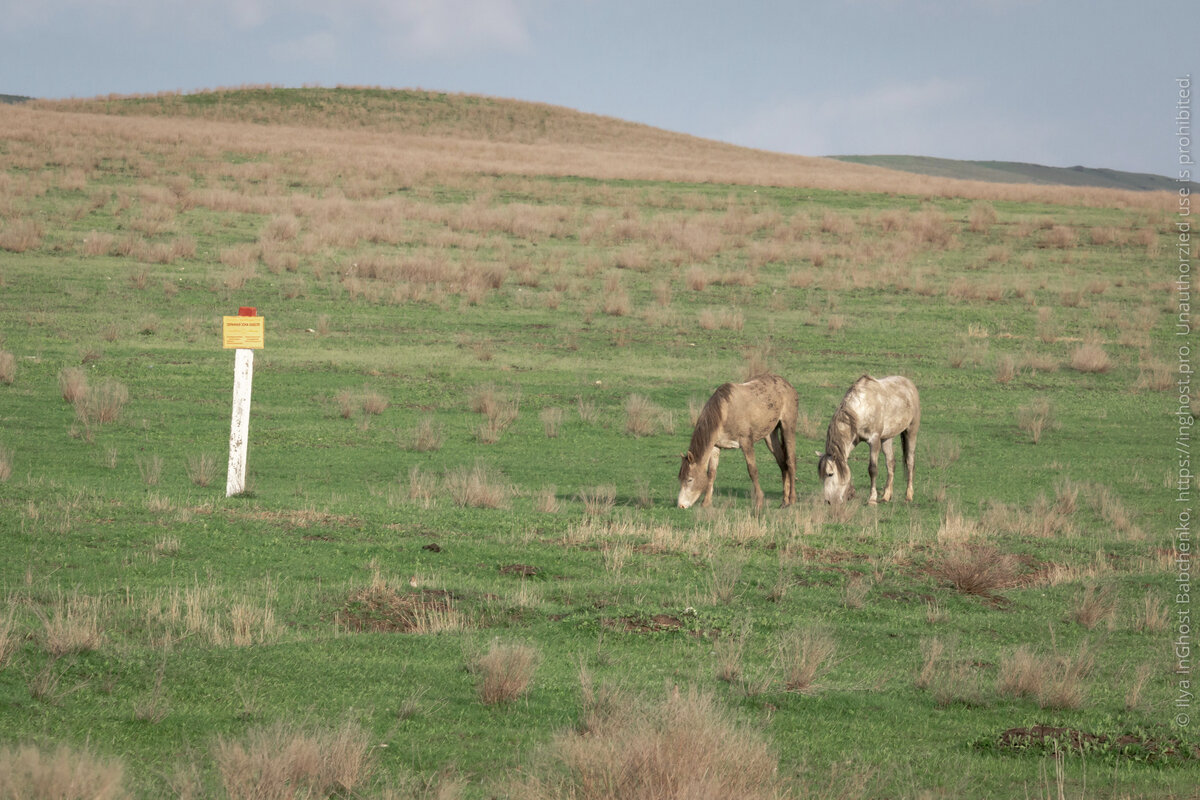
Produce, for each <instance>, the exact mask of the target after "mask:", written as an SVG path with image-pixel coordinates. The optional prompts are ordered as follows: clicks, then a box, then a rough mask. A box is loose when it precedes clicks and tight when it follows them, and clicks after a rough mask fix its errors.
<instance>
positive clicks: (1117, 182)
mask: <svg viewBox="0 0 1200 800" xmlns="http://www.w3.org/2000/svg"><path fill="white" fill-rule="evenodd" d="M832 158H836V159H837V160H839V161H847V162H850V163H853V164H868V165H871V166H875V167H886V168H888V169H896V170H900V171H902V172H912V173H915V174H917V175H930V176H933V177H936V178H957V179H960V180H969V181H988V182H991V183H1034V184H1039V185H1042V186H1092V187H1097V188H1101V189H1126V190H1133V191H1138V192H1162V191H1166V192H1174V191H1177V190H1178V189H1179V188H1180V183H1179V182H1178V181H1175V180H1172V179H1171V178H1167V177H1164V176H1162V175H1150V174H1147V173H1144V172H1121V171H1120V170H1115V169H1100V168H1096V167H1046V166H1043V165H1041V164H1025V163H1021V162H1018V161H958V160H955V159H951V158H932V157H929V156H890V155H889V156H832ZM1188 185H1189V186H1190V188H1191V190H1192V191H1196V190H1198V189H1200V184H1197V183H1195V182H1191V183H1190V184H1188Z"/></svg>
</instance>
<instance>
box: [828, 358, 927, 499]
mask: <svg viewBox="0 0 1200 800" xmlns="http://www.w3.org/2000/svg"><path fill="white" fill-rule="evenodd" d="M920 427H921V401H920V398H919V396H918V394H917V387H916V386H915V385H914V384H913V382H912V381H910V380H909V379H908V378H905V377H903V376H902V375H892V376H890V377H887V378H880V379H878V380H876V379H875V378H872V377H871V376H870V375H863V376H862V377H861V378H859V379H858V380H857V381H855V382H854V384H853V385H852V386H851V387H850V389H849V391H847V392H846V396H845V397H843V398H842V403H841V405H839V406H838V408H837V411H835V412H834V413H833V419H832V420H830V422H829V431H828V432H827V433H826V435H825V454H824V455H822V456H821V459H820V460H819V461H818V462H817V474H818V475H819V476H820V478H821V481H822V483H823V484H824V490H825V502H826V503H842V502H845V501H847V500H849V499H850V498H852V497H853V496H854V483H853V481H852V480H851V478H850V463H849V461H848V460H847V459H848V458H849V456H850V451H851V450H853V449H854V448H855V446H856V445H857V444H858V443H859V442H867V443H868V444H869V445H870V447H871V464H870V467H869V468H868V472H869V473H870V475H871V496H870V498H869V499H868V502H869V503H870V504H871V505H875V503H876V502H878V497H879V496H878V493H877V492H876V490H875V475H876V473H877V472H878V471H879V451H880V450H883V453H884V455H885V456H886V457H887V484H886V485H885V486H884V487H883V502H885V503H887V502H889V501H891V499H892V478H893V476H894V474H895V471H896V458H895V454H894V453H893V452H892V440H893V439H894V438H895V437H896V436H899V437H900V440H901V442H902V443H903V445H904V469H905V472H906V473H907V474H908V490H907V491H906V492H905V494H904V499H905V500H910V501H911V500H912V499H913V466H914V463H915V459H916V450H917V430H918V429H919V428H920Z"/></svg>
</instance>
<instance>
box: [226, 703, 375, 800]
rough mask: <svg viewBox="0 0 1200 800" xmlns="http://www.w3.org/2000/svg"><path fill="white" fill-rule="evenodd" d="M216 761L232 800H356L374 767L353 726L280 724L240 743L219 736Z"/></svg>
mask: <svg viewBox="0 0 1200 800" xmlns="http://www.w3.org/2000/svg"><path fill="white" fill-rule="evenodd" d="M213 757H214V759H215V761H216V765H217V771H218V772H219V774H220V776H221V783H222V785H223V787H224V789H225V792H226V794H227V795H228V796H229V797H230V798H231V800H290V798H299V797H329V796H331V795H334V794H336V795H338V796H344V797H354V796H357V795H358V792H359V790H360V789H362V788H363V787H364V784H366V782H367V781H368V780H369V779H370V777H371V772H372V771H373V769H374V766H375V764H374V759H373V757H372V753H371V745H370V739H369V737H368V735H367V733H366V731H364V730H363V728H362V726H360V725H359V724H358V723H356V722H350V721H347V722H345V723H342V725H340V726H339V727H337V728H319V727H318V728H310V729H308V730H303V729H301V730H297V726H296V725H295V724H293V723H287V722H282V721H281V722H276V723H275V724H273V725H270V726H263V727H258V728H254V729H252V730H250V731H249V732H248V733H247V734H246V735H245V736H244V737H243V738H242V739H240V740H234V739H230V738H226V737H224V736H221V737H218V738H217V741H216V743H215V744H214V745H213Z"/></svg>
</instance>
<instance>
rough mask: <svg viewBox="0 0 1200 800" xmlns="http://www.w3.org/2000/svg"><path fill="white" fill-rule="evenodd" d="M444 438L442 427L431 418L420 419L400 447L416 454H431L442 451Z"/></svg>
mask: <svg viewBox="0 0 1200 800" xmlns="http://www.w3.org/2000/svg"><path fill="white" fill-rule="evenodd" d="M444 438H445V434H444V433H443V431H442V426H441V425H439V424H438V423H437V422H436V421H435V420H434V418H433V417H422V418H421V421H420V422H418V423H417V427H416V428H414V429H413V430H412V432H411V433H410V434H409V436H408V438H407V441H406V443H405V444H404V445H402V446H404V447H407V449H409V450H413V451H415V452H418V453H431V452H435V451H437V450H441V449H442V441H443V440H444Z"/></svg>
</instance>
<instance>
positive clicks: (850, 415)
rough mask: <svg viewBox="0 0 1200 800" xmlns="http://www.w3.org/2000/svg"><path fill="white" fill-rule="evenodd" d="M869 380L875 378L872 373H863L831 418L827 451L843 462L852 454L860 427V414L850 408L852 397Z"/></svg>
mask: <svg viewBox="0 0 1200 800" xmlns="http://www.w3.org/2000/svg"><path fill="white" fill-rule="evenodd" d="M869 380H874V379H873V378H872V377H871V376H870V375H863V376H862V377H861V378H859V379H858V380H856V381H855V382H854V385H852V386H851V387H850V388H849V390H847V392H846V395H845V396H844V397H843V398H842V402H841V404H840V405H838V407H837V411H834V412H833V419H831V420H829V430H828V431H826V432H825V452H826V453H828V454H829V455H831V456H835V457H836V458H837V459H838V460H840V461H842V462H845V461H846V460H847V458H849V456H850V452H849V450H850V448H851V447H853V445H854V431H855V430H856V429H857V428H858V415H857V414H855V413H854V409H852V408H850V398H851V397H853V396H854V394H855V392H856V391H857V390H858V389H859V387H860V386H861V385H862V383H863V382H864V381H869ZM847 434H848V435H847Z"/></svg>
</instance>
